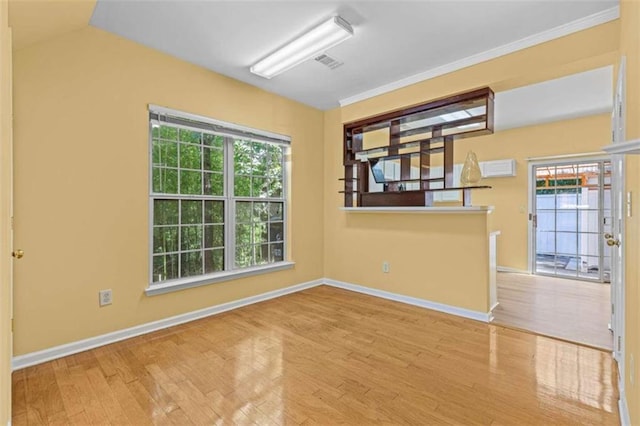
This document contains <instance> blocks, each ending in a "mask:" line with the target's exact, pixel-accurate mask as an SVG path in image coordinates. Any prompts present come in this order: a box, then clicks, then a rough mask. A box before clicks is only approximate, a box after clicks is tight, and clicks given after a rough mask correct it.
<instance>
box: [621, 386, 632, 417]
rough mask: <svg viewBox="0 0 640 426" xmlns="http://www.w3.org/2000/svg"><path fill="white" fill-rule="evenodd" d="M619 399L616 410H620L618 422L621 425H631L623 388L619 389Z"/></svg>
mask: <svg viewBox="0 0 640 426" xmlns="http://www.w3.org/2000/svg"><path fill="white" fill-rule="evenodd" d="M619 392H620V399H618V410H619V411H620V424H621V425H622V426H631V418H630V417H629V406H627V396H626V395H625V393H624V389H619Z"/></svg>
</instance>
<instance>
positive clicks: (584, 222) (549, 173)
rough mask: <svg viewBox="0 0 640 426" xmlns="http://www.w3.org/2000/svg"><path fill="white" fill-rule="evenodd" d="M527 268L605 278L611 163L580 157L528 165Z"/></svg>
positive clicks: (608, 266) (608, 262) (590, 278)
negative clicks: (530, 225) (530, 244)
mask: <svg viewBox="0 0 640 426" xmlns="http://www.w3.org/2000/svg"><path fill="white" fill-rule="evenodd" d="M533 180H534V182H535V188H534V189H535V194H534V197H533V200H532V201H533V208H534V212H535V213H534V214H535V216H534V219H535V220H534V237H535V238H534V244H535V250H534V251H533V252H534V253H535V259H534V262H533V273H535V274H540V275H552V276H557V277H562V278H571V279H578V280H588V281H597V282H609V281H610V276H611V254H610V252H609V251H608V250H604V245H605V242H604V241H603V239H602V235H604V233H605V231H610V227H611V222H612V217H611V163H610V162H609V161H608V160H603V159H598V160H582V161H575V160H574V161H571V162H566V161H565V162H558V163H548V164H539V165H534V166H533Z"/></svg>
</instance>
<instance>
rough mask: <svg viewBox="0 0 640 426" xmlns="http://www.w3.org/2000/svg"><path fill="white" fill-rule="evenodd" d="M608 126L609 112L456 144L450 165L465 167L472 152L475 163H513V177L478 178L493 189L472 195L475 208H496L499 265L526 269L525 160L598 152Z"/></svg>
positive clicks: (526, 210) (495, 221)
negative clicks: (500, 161)
mask: <svg viewBox="0 0 640 426" xmlns="http://www.w3.org/2000/svg"><path fill="white" fill-rule="evenodd" d="M610 127H611V116H610V114H602V115H596V116H590V117H583V118H579V119H574V120H567V121H558V122H553V123H546V124H542V125H537V126H528V127H520V128H517V129H510V130H505V131H501V132H496V133H494V134H493V135H487V136H481V137H478V138H469V139H462V140H460V141H456V143H455V151H454V153H455V162H456V163H464V159H465V155H466V153H467V151H469V150H472V151H474V152H475V153H476V154H477V156H478V161H491V160H499V159H506V158H513V159H515V160H516V176H515V177H506V178H493V179H483V180H482V181H481V184H482V185H489V186H491V187H492V189H483V190H477V191H474V193H473V203H474V204H476V205H492V206H495V208H496V209H495V212H494V215H493V226H494V227H495V229H496V230H499V231H501V234H500V236H499V237H498V249H497V251H498V253H497V254H498V266H503V267H508V268H513V269H517V270H521V271H526V270H527V269H528V252H527V245H528V226H529V220H528V219H529V218H528V212H529V210H528V209H529V207H528V193H527V191H528V186H529V180H528V179H529V176H528V163H529V161H528V160H527V159H528V158H532V157H544V156H554V155H555V156H557V155H563V154H574V153H589V152H597V151H600V149H601V148H602V147H603V146H604V145H606V143H607V141H608V138H609V135H610V133H611V132H610Z"/></svg>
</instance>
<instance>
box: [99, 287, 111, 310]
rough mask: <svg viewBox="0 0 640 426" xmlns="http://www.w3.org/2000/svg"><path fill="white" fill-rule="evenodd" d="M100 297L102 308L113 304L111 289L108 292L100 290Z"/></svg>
mask: <svg viewBox="0 0 640 426" xmlns="http://www.w3.org/2000/svg"><path fill="white" fill-rule="evenodd" d="M98 295H99V301H100V306H107V305H110V304H111V303H113V298H112V294H111V289H110V288H109V289H107V290H100V291H99V292H98Z"/></svg>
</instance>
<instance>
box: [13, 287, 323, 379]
mask: <svg viewBox="0 0 640 426" xmlns="http://www.w3.org/2000/svg"><path fill="white" fill-rule="evenodd" d="M323 282H324V280H323V279H322V278H320V279H317V280H313V281H308V282H305V283H302V284H297V285H293V286H290V287H285V288H281V289H278V290H273V291H269V292H266V293H262V294H257V295H255V296H250V297H245V298H243V299H238V300H234V301H231V302H227V303H222V304H220V305H214V306H210V307H208V308H204V309H199V310H197V311H192V312H187V313H184V314H180V315H176V316H173V317H169V318H164V319H161V320H158V321H153V322H149V323H146V324H140V325H136V326H134V327H130V328H125V329H123V330H117V331H114V332H111V333H106V334H102V335H99V336H95V337H90V338H88V339H83V340H78V341H76V342H71V343H67V344H64V345H60V346H54V347H52V348H47V349H43V350H41V351H37V352H31V353H27V354H24V355H18V356H16V357H13V359H12V360H11V368H12V370H13V371H16V370H20V369H22V368H25V367H30V366H32V365H36V364H42V363H43V362H47V361H51V360H54V359H57V358H62V357H65V356H68V355H73V354H76V353H78V352H84V351H87V350H89V349H93V348H97V347H99V346H104V345H108V344H110V343H115V342H119V341H121V340H125V339H129V338H131V337H136V336H140V335H142V334H147V333H151V332H153V331H157V330H162V329H165V328H169V327H172V326H174V325H179V324H184V323H186V322H190V321H194V320H197V319H201V318H206V317H209V316H212V315H216V314H220V313H223V312H227V311H230V310H233V309H237V308H241V307H243V306H248V305H252V304H254V303H259V302H264V301H266V300H269V299H275V298H277V297H281V296H286V295H287V294H291V293H296V292H298V291H302V290H306V289H308V288H312V287H316V286H319V285H322V284H323Z"/></svg>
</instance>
